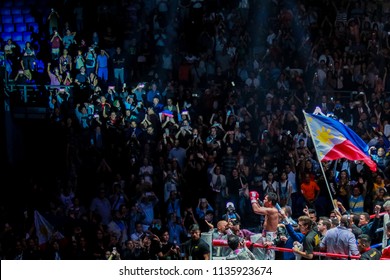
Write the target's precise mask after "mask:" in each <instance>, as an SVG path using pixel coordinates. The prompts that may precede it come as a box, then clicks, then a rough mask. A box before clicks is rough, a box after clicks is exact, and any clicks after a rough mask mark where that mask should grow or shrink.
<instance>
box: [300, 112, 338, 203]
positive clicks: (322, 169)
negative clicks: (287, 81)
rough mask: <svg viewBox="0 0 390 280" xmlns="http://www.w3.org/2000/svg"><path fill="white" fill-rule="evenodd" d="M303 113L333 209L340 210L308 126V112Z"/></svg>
mask: <svg viewBox="0 0 390 280" xmlns="http://www.w3.org/2000/svg"><path fill="white" fill-rule="evenodd" d="M302 111H303V115H304V116H305V121H306V126H307V128H308V129H309V133H310V137H311V139H312V141H313V145H314V150H315V151H316V155H317V160H318V162H319V163H320V168H321V172H322V176H324V180H325V184H326V188H327V189H328V192H329V196H330V199H331V201H332V205H333V208H334V209H335V210H338V209H337V208H336V205H334V200H333V196H332V192H331V191H330V188H329V183H328V179H327V178H326V174H325V171H324V167H323V166H322V162H321V160H320V156H319V154H318V151H317V147H316V144H315V140H314V139H313V136H312V135H313V133H312V132H311V128H310V125H308V121H307V118H306V112H305V110H302Z"/></svg>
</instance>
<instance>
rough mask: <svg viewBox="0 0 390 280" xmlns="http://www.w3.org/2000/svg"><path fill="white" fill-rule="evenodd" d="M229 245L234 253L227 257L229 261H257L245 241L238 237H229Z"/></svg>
mask: <svg viewBox="0 0 390 280" xmlns="http://www.w3.org/2000/svg"><path fill="white" fill-rule="evenodd" d="M228 245H229V248H230V249H232V250H233V252H232V253H231V254H230V255H228V256H227V257H226V259H227V260H255V259H256V258H255V256H254V255H253V253H252V252H251V251H250V250H249V249H248V248H247V247H246V244H245V240H244V239H241V238H240V237H238V236H237V235H234V234H232V235H229V236H228Z"/></svg>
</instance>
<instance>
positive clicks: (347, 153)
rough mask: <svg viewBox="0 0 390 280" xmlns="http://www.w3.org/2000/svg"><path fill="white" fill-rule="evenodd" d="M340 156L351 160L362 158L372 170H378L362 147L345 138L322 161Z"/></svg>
mask: <svg viewBox="0 0 390 280" xmlns="http://www.w3.org/2000/svg"><path fill="white" fill-rule="evenodd" d="M339 158H346V159H349V160H362V161H364V163H365V164H367V165H368V167H369V168H370V169H371V170H372V171H376V169H377V167H376V163H375V162H374V161H373V160H372V159H371V158H370V157H369V156H367V155H366V154H365V153H364V152H363V151H362V150H361V149H359V148H358V147H356V146H355V145H354V144H352V143H351V141H349V140H345V141H344V142H342V143H340V144H337V145H335V146H334V147H333V148H332V149H331V150H330V151H329V152H328V153H327V154H326V155H325V157H324V158H323V159H322V161H326V160H336V159H339Z"/></svg>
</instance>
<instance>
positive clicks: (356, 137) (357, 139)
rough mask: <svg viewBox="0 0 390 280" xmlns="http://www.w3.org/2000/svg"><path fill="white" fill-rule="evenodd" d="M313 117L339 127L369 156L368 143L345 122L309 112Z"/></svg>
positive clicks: (338, 128)
mask: <svg viewBox="0 0 390 280" xmlns="http://www.w3.org/2000/svg"><path fill="white" fill-rule="evenodd" d="M307 114H308V115H310V116H311V117H312V118H313V119H317V120H318V121H321V122H323V123H326V124H327V125H329V126H331V127H333V128H334V129H337V130H338V131H339V132H340V133H341V134H343V135H344V136H345V138H347V139H348V140H349V141H351V143H352V144H354V145H355V146H356V147H358V148H359V149H360V150H362V151H363V152H364V153H365V154H366V155H367V156H369V154H368V145H367V144H366V143H365V142H364V141H363V140H362V139H361V138H360V136H359V135H357V134H356V133H355V132H354V131H353V130H352V129H350V128H349V127H347V126H346V125H345V124H343V123H341V122H339V121H336V120H334V119H332V118H329V117H324V116H322V115H314V114H309V113H307Z"/></svg>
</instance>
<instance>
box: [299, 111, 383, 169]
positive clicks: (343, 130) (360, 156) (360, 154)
mask: <svg viewBox="0 0 390 280" xmlns="http://www.w3.org/2000/svg"><path fill="white" fill-rule="evenodd" d="M304 115H305V119H306V123H307V125H308V127H309V129H310V133H311V136H312V139H313V142H314V145H315V148H316V150H317V154H318V157H319V160H320V161H327V160H336V159H339V158H346V159H349V160H362V161H363V162H364V163H365V164H367V166H368V167H369V168H370V169H371V170H372V171H376V170H377V166H376V163H375V162H374V161H373V160H372V159H371V157H370V155H369V154H368V146H367V144H366V143H365V142H364V141H363V140H362V139H361V138H360V137H359V136H358V135H357V134H356V133H355V132H354V131H353V130H351V129H350V128H348V127H347V126H346V125H344V124H343V123H341V122H339V121H336V120H334V119H332V118H329V117H325V116H322V115H314V114H308V113H306V112H304Z"/></svg>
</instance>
